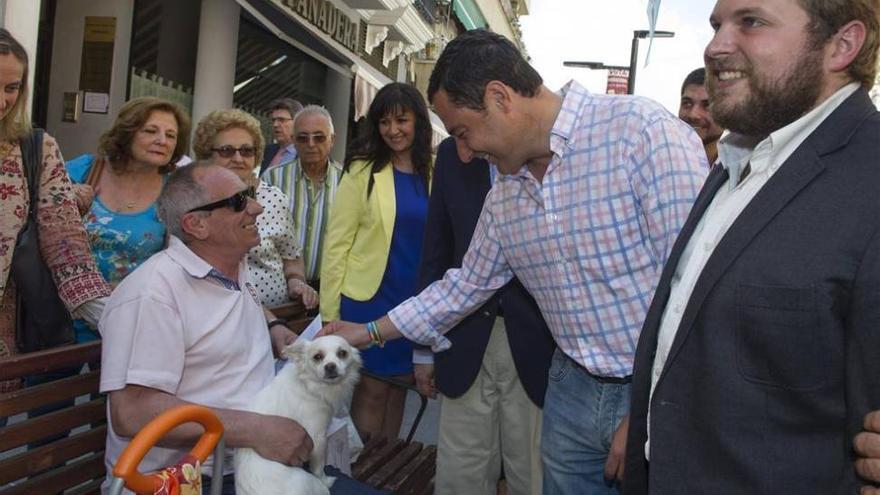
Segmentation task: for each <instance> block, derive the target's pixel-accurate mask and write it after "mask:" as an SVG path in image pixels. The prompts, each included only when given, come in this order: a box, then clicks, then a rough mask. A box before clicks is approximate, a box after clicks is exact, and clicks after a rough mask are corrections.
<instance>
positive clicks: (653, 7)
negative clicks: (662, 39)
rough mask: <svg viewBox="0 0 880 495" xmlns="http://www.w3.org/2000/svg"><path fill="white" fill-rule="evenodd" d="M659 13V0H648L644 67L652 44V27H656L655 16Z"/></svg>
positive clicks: (646, 64)
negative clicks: (646, 48)
mask: <svg viewBox="0 0 880 495" xmlns="http://www.w3.org/2000/svg"><path fill="white" fill-rule="evenodd" d="M659 14H660V0H648V53H646V54H645V67H647V66H648V58H649V57H650V56H651V47H652V46H654V29H655V28H656V27H657V16H658V15H659Z"/></svg>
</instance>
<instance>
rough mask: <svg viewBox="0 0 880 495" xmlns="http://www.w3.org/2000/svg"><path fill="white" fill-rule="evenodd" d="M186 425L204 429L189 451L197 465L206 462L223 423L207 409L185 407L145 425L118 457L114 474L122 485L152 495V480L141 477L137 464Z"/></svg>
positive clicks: (175, 408) (218, 439)
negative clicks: (157, 444) (165, 439)
mask: <svg viewBox="0 0 880 495" xmlns="http://www.w3.org/2000/svg"><path fill="white" fill-rule="evenodd" d="M189 422H196V423H199V424H200V425H202V427H204V428H205V432H204V433H202V436H201V437H200V438H199V441H198V443H196V446H195V447H193V449H192V450H191V451H190V454H191V455H192V456H193V457H195V458H196V459H198V460H199V462H201V463H203V462H205V459H207V458H208V456H209V455H211V451H213V450H214V447H215V446H216V445H217V442H219V441H220V437H222V436H223V423H221V422H220V420H219V419H218V418H217V415H216V414H214V413H213V412H212V411H211V410H210V409H208V408H207V407H204V406H197V405H195V404H187V405H184V406H177V407H174V408H172V409H169V410H167V411H165V412H164V413H162V414H160V415H159V416H157V417H155V418H153V420H152V421H150V422H149V423H147V425H146V426H144V427H143V428H142V429H141V431H139V432H138V433H137V435H135V436H134V438H132V439H131V443H129V444H128V446H127V447H126V448H125V450H124V451H123V452H122V455H120V456H119V460H118V461H116V467H115V468H113V475H114V476H116V477H117V478H122V479H123V480H125V486H126V487H127V488H128V489H129V490H131V491H133V492H137V493H153V479H154V477H153V476H151V475H144V474H141V472H140V471H138V465H139V464H140V463H141V460H143V458H144V456H145V455H147V452H149V451H150V449H151V448H152V447H153V446H154V445H155V444H156V442H158V441H159V439H160V438H162V437H163V436H164V435H165V434H166V433H168V432H169V431H171V430H173V429H174V428H175V427H177V426H179V425H182V424H184V423H189Z"/></svg>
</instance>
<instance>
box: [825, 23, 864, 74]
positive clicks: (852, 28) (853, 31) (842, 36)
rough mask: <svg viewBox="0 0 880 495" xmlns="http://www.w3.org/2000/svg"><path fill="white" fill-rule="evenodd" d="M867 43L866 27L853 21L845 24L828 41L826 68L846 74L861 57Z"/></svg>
mask: <svg viewBox="0 0 880 495" xmlns="http://www.w3.org/2000/svg"><path fill="white" fill-rule="evenodd" d="M864 43H865V25H864V24H863V23H862V21H856V20H852V21H849V22H848V23H846V24H844V25H843V26H842V27H841V28H840V29H839V30H838V31H837V33H835V34H834V36H832V37H831V40H829V41H828V46H827V47H826V54H825V68H826V69H827V70H829V71H830V72H844V71H846V69H847V68H848V67H849V66H850V64H852V62H853V60H855V58H856V57H857V56H858V55H859V52H860V51H861V49H862V45H864Z"/></svg>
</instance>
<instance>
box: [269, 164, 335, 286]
mask: <svg viewBox="0 0 880 495" xmlns="http://www.w3.org/2000/svg"><path fill="white" fill-rule="evenodd" d="M341 177H342V165H340V164H339V163H336V162H335V161H333V160H330V161H329V164H328V165H327V175H326V176H325V177H324V181H323V182H319V183H313V182H312V181H311V179H309V178H308V177H307V176H306V175H305V173H303V170H302V167H301V166H300V162H299V160H298V159H297V160H293V161H291V162H288V163H285V164H282V165H280V166H277V167H273V168H270V169H267V170H266V171H265V172H263V176H262V178H263V180H264V181H266V182H268V183H269V184H271V185H273V186H276V187H278V188H279V189H281V191H282V192H284V194H286V195H287V196H288V197H289V198H290V213H291V215H292V216H293V229H294V230H293V231H294V235H295V237H296V240H297V242H298V244H299V245H300V246H302V252H303V261H304V262H305V269H306V280H307V281H309V282H314V281H315V280H317V279H318V277H319V276H320V275H319V274H320V273H321V251H322V246H323V242H324V233H325V232H326V230H327V222H328V219H329V217H330V207H331V206H333V199H334V198H335V197H336V187H337V186H338V185H339V179H340V178H341Z"/></svg>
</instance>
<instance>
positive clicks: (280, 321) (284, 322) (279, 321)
mask: <svg viewBox="0 0 880 495" xmlns="http://www.w3.org/2000/svg"><path fill="white" fill-rule="evenodd" d="M275 325H284V326H285V327H286V326H287V320H285V319H284V318H275V319H274V320H272V321H270V322H269V323H268V328H269V330H271V329H272V327H274V326H275Z"/></svg>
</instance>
